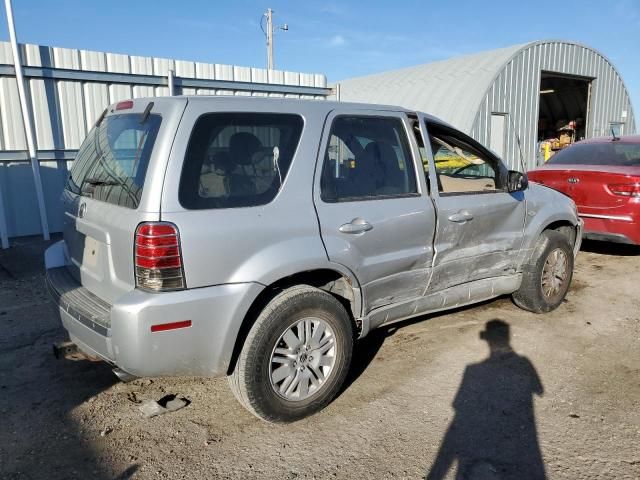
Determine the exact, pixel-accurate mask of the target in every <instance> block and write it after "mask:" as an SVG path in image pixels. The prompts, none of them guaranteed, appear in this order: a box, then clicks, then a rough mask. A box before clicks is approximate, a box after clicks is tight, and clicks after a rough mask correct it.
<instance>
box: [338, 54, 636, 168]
mask: <svg viewBox="0 0 640 480" xmlns="http://www.w3.org/2000/svg"><path fill="white" fill-rule="evenodd" d="M339 92H340V93H339V95H340V99H341V100H345V101H355V102H374V103H386V104H392V105H400V106H402V107H406V108H409V109H414V110H420V111H424V112H426V113H430V114H433V115H435V116H437V117H440V118H442V119H443V120H445V121H447V122H449V123H451V124H452V125H454V126H456V127H457V128H459V129H460V130H463V131H465V132H467V133H468V134H470V135H471V136H472V137H474V138H475V139H477V140H478V141H480V142H481V143H483V144H484V145H486V146H488V147H490V148H492V149H493V150H494V151H495V152H496V153H498V154H499V155H501V156H502V158H504V159H505V161H506V162H507V163H508V164H509V166H510V167H512V168H519V164H520V153H519V151H518V143H517V138H518V137H519V138H520V142H521V148H522V154H523V157H524V161H525V164H526V168H527V169H530V168H533V167H535V166H536V165H537V164H539V163H541V162H542V161H543V160H542V157H541V154H540V140H543V139H545V138H548V136H549V135H553V134H556V133H557V128H558V125H560V124H562V123H565V122H566V123H567V124H569V123H570V122H571V121H573V122H574V124H573V127H574V131H573V132H574V133H573V134H572V137H571V140H574V139H575V140H579V139H581V138H589V137H596V136H602V135H609V134H610V132H611V129H612V128H613V129H614V130H615V131H616V134H630V133H634V132H635V120H634V116H633V110H632V106H631V101H630V99H629V94H628V92H627V89H626V87H625V85H624V82H623V81H622V78H621V77H620V75H619V74H618V72H617V71H616V69H615V68H614V66H613V65H612V64H611V62H610V61H609V60H607V58H606V57H605V56H604V55H602V54H601V53H599V52H597V51H596V50H593V49H591V48H589V47H586V46H584V45H578V44H575V43H571V42H563V41H539V42H532V43H528V44H522V45H514V46H512V47H507V48H501V49H498V50H492V51H488V52H481V53H477V54H474V55H468V56H462V57H457V58H452V59H450V60H444V61H439V62H434V63H429V64H426V65H418V66H415V67H409V68H404V69H401V70H395V71H390V72H384V73H380V74H376V75H370V76H366V77H359V78H354V79H350V80H345V81H342V82H339ZM515 133H517V135H516V134H515Z"/></svg>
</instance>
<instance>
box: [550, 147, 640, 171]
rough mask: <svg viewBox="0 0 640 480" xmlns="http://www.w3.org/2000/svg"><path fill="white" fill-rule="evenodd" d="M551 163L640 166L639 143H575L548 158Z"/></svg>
mask: <svg viewBox="0 0 640 480" xmlns="http://www.w3.org/2000/svg"><path fill="white" fill-rule="evenodd" d="M547 163H550V164H552V165H615V166H619V167H635V166H640V143H620V142H607V143H577V144H575V145H573V146H571V147H569V148H566V149H564V150H561V151H560V152H558V153H556V154H555V155H554V156H553V157H551V158H550V159H549V161H548V162H547Z"/></svg>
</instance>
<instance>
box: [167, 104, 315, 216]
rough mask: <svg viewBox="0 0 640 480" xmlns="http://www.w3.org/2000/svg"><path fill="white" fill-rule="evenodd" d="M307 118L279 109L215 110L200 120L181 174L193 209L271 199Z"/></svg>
mask: <svg viewBox="0 0 640 480" xmlns="http://www.w3.org/2000/svg"><path fill="white" fill-rule="evenodd" d="M302 125H303V120H302V117H300V116H299V115H293V114H275V113H210V114H206V115H203V116H201V117H200V118H199V119H198V121H197V122H196V124H195V126H194V128H193V132H192V134H191V138H190V140H189V145H188V147H187V153H186V155H185V159H184V165H183V167H182V175H181V178H180V187H179V198H180V203H181V205H182V206H183V207H185V208H188V209H208V208H235V207H249V206H255V205H264V204H266V203H269V202H270V201H271V200H273V198H275V196H276V194H277V193H278V191H279V190H280V186H281V185H282V183H283V182H284V179H285V178H286V176H287V172H288V171H289V166H290V165H291V161H292V160H293V156H294V154H295V151H296V148H297V146H298V142H299V140H300V134H301V133H302Z"/></svg>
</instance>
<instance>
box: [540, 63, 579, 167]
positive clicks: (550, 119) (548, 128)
mask: <svg viewBox="0 0 640 480" xmlns="http://www.w3.org/2000/svg"><path fill="white" fill-rule="evenodd" d="M591 81H592V79H590V78H583V77H575V76H569V75H561V74H557V73H552V72H542V74H541V76H540V103H539V105H540V108H539V114H538V142H539V143H538V144H539V146H540V149H539V152H538V153H539V157H542V158H541V160H542V161H547V160H548V159H549V158H550V157H551V156H552V155H553V154H554V153H555V152H557V151H558V150H561V149H563V148H566V147H568V146H569V145H571V144H573V143H575V142H577V141H579V140H582V139H584V138H586V137H587V132H588V131H589V130H588V123H589V110H590V108H589V106H590V100H591V98H590V96H591ZM542 161H539V162H538V163H542Z"/></svg>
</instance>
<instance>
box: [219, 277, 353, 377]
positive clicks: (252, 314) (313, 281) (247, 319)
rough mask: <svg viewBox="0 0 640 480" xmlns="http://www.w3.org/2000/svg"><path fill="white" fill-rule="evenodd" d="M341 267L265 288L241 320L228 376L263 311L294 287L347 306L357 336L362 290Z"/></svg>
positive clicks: (279, 281)
mask: <svg viewBox="0 0 640 480" xmlns="http://www.w3.org/2000/svg"><path fill="white" fill-rule="evenodd" d="M340 267H341V266H338V265H331V267H322V268H315V269H312V270H305V271H301V272H296V273H293V274H290V275H287V276H285V277H282V278H280V279H278V280H276V281H274V282H272V283H270V284H269V285H266V286H265V288H264V289H263V290H262V291H261V292H260V293H259V294H258V296H257V297H256V298H255V299H254V300H253V302H252V304H251V306H250V307H249V309H248V311H247V313H246V315H245V316H244V318H243V320H242V324H241V325H240V329H239V331H238V335H237V336H236V339H235V342H234V346H233V350H232V352H231V358H230V359H229V365H228V367H227V374H231V373H232V372H233V370H234V368H235V366H236V363H237V360H238V356H239V354H240V351H241V350H242V346H243V345H244V342H245V340H246V338H247V335H248V333H249V330H251V327H252V326H253V324H254V323H255V321H256V320H257V318H258V316H259V315H260V312H261V311H262V310H263V309H264V307H266V306H267V304H268V303H269V302H270V301H271V300H272V299H273V298H274V297H275V296H276V295H278V293H280V292H282V291H283V290H285V289H287V288H289V287H293V286H295V285H309V286H312V287H316V288H319V289H320V290H323V291H325V292H327V293H329V294H331V295H332V296H334V297H335V298H336V299H337V300H338V301H339V302H340V303H342V305H343V306H344V307H345V310H346V311H347V314H348V315H349V318H350V319H351V322H352V327H353V329H354V332H356V336H357V335H358V334H359V332H360V330H361V328H362V324H361V322H360V316H361V311H362V297H361V289H360V285H359V283H358V282H357V279H356V278H355V276H354V275H353V274H352V273H351V272H350V271H347V270H346V269H344V268H340Z"/></svg>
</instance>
